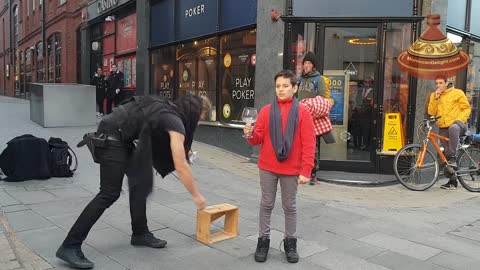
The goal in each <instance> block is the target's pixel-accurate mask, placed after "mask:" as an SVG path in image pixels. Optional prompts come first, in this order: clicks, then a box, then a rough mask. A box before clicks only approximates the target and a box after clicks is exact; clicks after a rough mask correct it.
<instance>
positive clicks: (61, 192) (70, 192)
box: [47, 187, 95, 199]
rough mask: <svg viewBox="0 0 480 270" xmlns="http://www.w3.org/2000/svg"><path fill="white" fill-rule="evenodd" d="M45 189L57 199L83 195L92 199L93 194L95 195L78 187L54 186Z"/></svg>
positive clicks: (81, 196)
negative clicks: (53, 187)
mask: <svg viewBox="0 0 480 270" xmlns="http://www.w3.org/2000/svg"><path fill="white" fill-rule="evenodd" d="M47 191H48V192H49V193H51V194H53V195H54V196H55V197H57V198H59V199H73V198H85V197H88V198H90V199H93V196H94V195H95V194H93V193H91V192H90V191H87V190H85V189H83V188H80V187H68V188H55V189H47Z"/></svg>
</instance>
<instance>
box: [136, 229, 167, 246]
mask: <svg viewBox="0 0 480 270" xmlns="http://www.w3.org/2000/svg"><path fill="white" fill-rule="evenodd" d="M130 244H132V246H147V247H151V248H164V247H165V246H166V245H167V241H165V240H161V239H158V238H156V237H155V236H153V233H150V232H149V233H146V234H142V235H132V239H131V240H130Z"/></svg>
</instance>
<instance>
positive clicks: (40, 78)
mask: <svg viewBox="0 0 480 270" xmlns="http://www.w3.org/2000/svg"><path fill="white" fill-rule="evenodd" d="M42 48H43V47H42V43H41V42H40V43H38V44H37V67H36V70H37V82H43V81H44V80H45V75H44V74H45V68H44V64H43V63H44V61H43V49H42Z"/></svg>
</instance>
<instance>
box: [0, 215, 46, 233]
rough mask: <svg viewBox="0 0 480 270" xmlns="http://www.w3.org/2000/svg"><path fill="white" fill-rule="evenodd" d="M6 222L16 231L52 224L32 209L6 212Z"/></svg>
mask: <svg viewBox="0 0 480 270" xmlns="http://www.w3.org/2000/svg"><path fill="white" fill-rule="evenodd" d="M5 216H7V219H8V222H9V223H10V225H11V226H12V227H13V229H14V230H15V231H17V232H19V231H27V230H32V229H39V228H45V227H50V226H54V224H53V223H51V222H50V221H48V220H46V219H45V218H44V217H42V216H40V215H38V214H37V213H35V212H33V211H32V210H25V211H18V212H10V213H6V214H5Z"/></svg>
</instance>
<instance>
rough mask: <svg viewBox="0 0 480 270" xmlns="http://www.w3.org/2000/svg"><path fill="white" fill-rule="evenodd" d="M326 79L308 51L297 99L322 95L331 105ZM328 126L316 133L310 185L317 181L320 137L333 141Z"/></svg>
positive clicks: (328, 141) (331, 100)
mask: <svg viewBox="0 0 480 270" xmlns="http://www.w3.org/2000/svg"><path fill="white" fill-rule="evenodd" d="M326 80H328V85H329V84H330V80H329V79H328V78H327V77H324V76H322V75H320V72H318V70H317V57H316V56H315V54H313V53H312V52H308V53H307V54H306V55H305V57H304V58H303V73H302V76H301V77H300V78H299V86H298V94H297V96H298V100H299V101H302V100H304V99H307V98H315V97H317V96H322V97H324V98H326V100H328V101H330V102H331V103H332V105H333V99H332V98H331V97H330V90H329V87H327V81H326ZM316 101H323V100H320V99H318V100H316ZM324 105H327V104H324ZM327 106H328V105H327ZM324 107H325V106H324ZM331 108H332V106H330V109H331ZM311 112H312V111H311ZM327 115H328V114H327ZM312 117H313V118H314V119H315V118H317V117H324V116H318V115H313V114H312ZM328 122H330V121H328ZM329 126H330V128H329V129H328V131H326V132H324V133H322V134H317V139H316V147H315V165H314V166H313V169H312V175H311V178H310V185H315V184H316V183H317V171H318V170H319V168H320V138H323V139H324V141H325V143H335V138H334V137H333V134H332V132H331V130H332V128H331V124H330V125H329Z"/></svg>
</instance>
